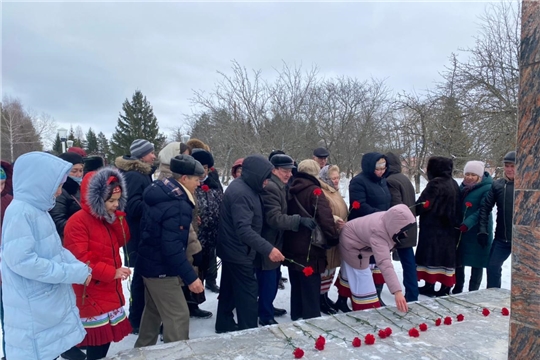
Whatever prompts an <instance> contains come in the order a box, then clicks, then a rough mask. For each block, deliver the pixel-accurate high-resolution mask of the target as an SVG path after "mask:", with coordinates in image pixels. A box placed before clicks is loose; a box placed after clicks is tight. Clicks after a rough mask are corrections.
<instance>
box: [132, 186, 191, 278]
mask: <svg viewBox="0 0 540 360" xmlns="http://www.w3.org/2000/svg"><path fill="white" fill-rule="evenodd" d="M143 200H144V217H143V221H142V226H141V227H142V237H141V242H140V244H139V257H138V259H137V271H138V272H139V273H140V274H141V275H142V276H144V277H149V278H159V277H163V276H180V278H182V280H183V281H184V284H187V285H189V284H191V283H192V282H193V281H195V280H196V279H197V274H196V273H195V270H194V269H193V267H192V266H191V264H190V263H189V261H188V259H187V256H186V248H187V244H188V236H189V226H190V225H191V218H192V214H193V207H194V205H193V203H192V202H191V201H190V199H189V197H188V196H187V195H186V193H185V190H184V188H182V186H181V185H180V184H179V183H178V182H177V181H176V180H174V179H173V178H169V179H165V180H163V181H161V180H157V181H156V182H154V183H153V184H152V185H150V186H149V187H148V188H146V190H145V191H144V195H143Z"/></svg>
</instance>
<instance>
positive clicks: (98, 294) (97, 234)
mask: <svg viewBox="0 0 540 360" xmlns="http://www.w3.org/2000/svg"><path fill="white" fill-rule="evenodd" d="M125 188H126V185H125V182H124V179H123V177H122V174H121V173H120V172H119V171H118V170H116V169H113V168H111V167H105V168H102V169H100V170H98V171H97V172H90V173H88V174H86V176H85V177H84V179H83V181H82V184H81V208H82V209H81V210H79V211H78V212H77V213H75V214H74V215H73V216H71V217H70V218H69V220H68V222H67V224H66V227H65V229H64V246H65V247H66V248H67V249H68V250H70V251H71V252H72V253H73V255H74V256H75V257H76V258H77V259H78V260H80V261H82V262H85V263H88V264H89V266H90V268H91V269H92V281H91V282H90V284H89V285H88V286H86V287H84V286H83V285H74V286H73V288H74V290H75V296H76V298H77V307H78V308H79V311H80V316H81V320H82V322H83V325H84V327H85V329H86V337H85V338H84V340H83V342H82V343H81V344H80V346H86V349H87V350H86V354H87V359H88V360H95V359H102V358H104V357H106V356H107V351H108V350H109V346H110V344H111V342H113V341H114V342H118V341H120V340H122V339H123V338H124V337H125V336H127V335H128V334H129V333H131V330H132V329H131V325H130V324H129V321H128V319H127V316H126V313H125V311H124V305H125V299H124V295H123V292H122V283H121V281H122V280H126V279H127V278H128V277H129V275H130V274H131V271H130V269H129V268H125V267H122V259H121V258H120V247H122V246H124V245H125V244H126V243H127V241H128V240H129V236H130V235H129V228H128V226H127V223H126V220H125V213H123V212H122V210H123V209H124V207H125V205H126V202H127V195H126V192H125Z"/></svg>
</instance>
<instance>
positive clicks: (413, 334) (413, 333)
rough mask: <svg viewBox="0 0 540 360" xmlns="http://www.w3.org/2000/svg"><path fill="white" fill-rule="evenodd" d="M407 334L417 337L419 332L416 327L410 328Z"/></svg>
mask: <svg viewBox="0 0 540 360" xmlns="http://www.w3.org/2000/svg"><path fill="white" fill-rule="evenodd" d="M409 336H410V337H419V336H420V333H419V332H418V329H417V328H412V329H410V330H409Z"/></svg>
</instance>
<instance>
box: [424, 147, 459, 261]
mask: <svg viewBox="0 0 540 360" xmlns="http://www.w3.org/2000/svg"><path fill="white" fill-rule="evenodd" d="M452 170H453V162H452V159H449V158H445V157H441V156H433V157H431V158H430V159H429V160H428V166H427V175H428V180H429V182H428V184H427V185H426V188H425V189H424V191H422V194H420V197H419V198H418V200H417V201H416V203H417V204H418V206H416V214H417V215H419V216H420V233H419V235H418V246H417V247H416V264H417V265H421V266H431V267H445V268H455V267H456V246H457V240H458V238H459V230H457V229H458V228H459V226H460V224H461V221H462V220H463V214H462V212H461V198H460V190H459V185H458V184H457V183H456V181H455V180H454V179H452ZM425 201H429V206H428V207H424V206H423V205H422V203H424V202H425Z"/></svg>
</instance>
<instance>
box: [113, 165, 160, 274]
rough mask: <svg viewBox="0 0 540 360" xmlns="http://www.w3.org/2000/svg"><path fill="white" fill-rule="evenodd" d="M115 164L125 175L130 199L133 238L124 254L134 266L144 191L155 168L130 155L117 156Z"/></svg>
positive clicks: (128, 202) (128, 201)
mask: <svg viewBox="0 0 540 360" xmlns="http://www.w3.org/2000/svg"><path fill="white" fill-rule="evenodd" d="M115 165H116V167H117V168H118V169H119V170H120V171H121V172H122V174H123V175H124V180H125V181H126V186H127V196H128V199H127V205H126V210H125V211H126V214H127V215H126V219H127V222H128V225H129V232H130V234H131V240H130V242H129V243H128V245H127V251H128V255H127V256H126V255H124V257H126V266H129V267H133V266H134V265H135V264H136V263H137V255H138V248H139V239H140V238H141V225H140V224H141V221H142V217H143V192H144V190H145V189H146V188H147V187H148V186H149V185H150V184H151V183H152V174H153V173H154V170H155V169H154V168H153V167H152V165H150V164H147V163H145V162H142V161H141V160H137V159H133V158H131V157H129V156H120V157H117V158H116V161H115ZM128 260H129V261H128Z"/></svg>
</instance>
